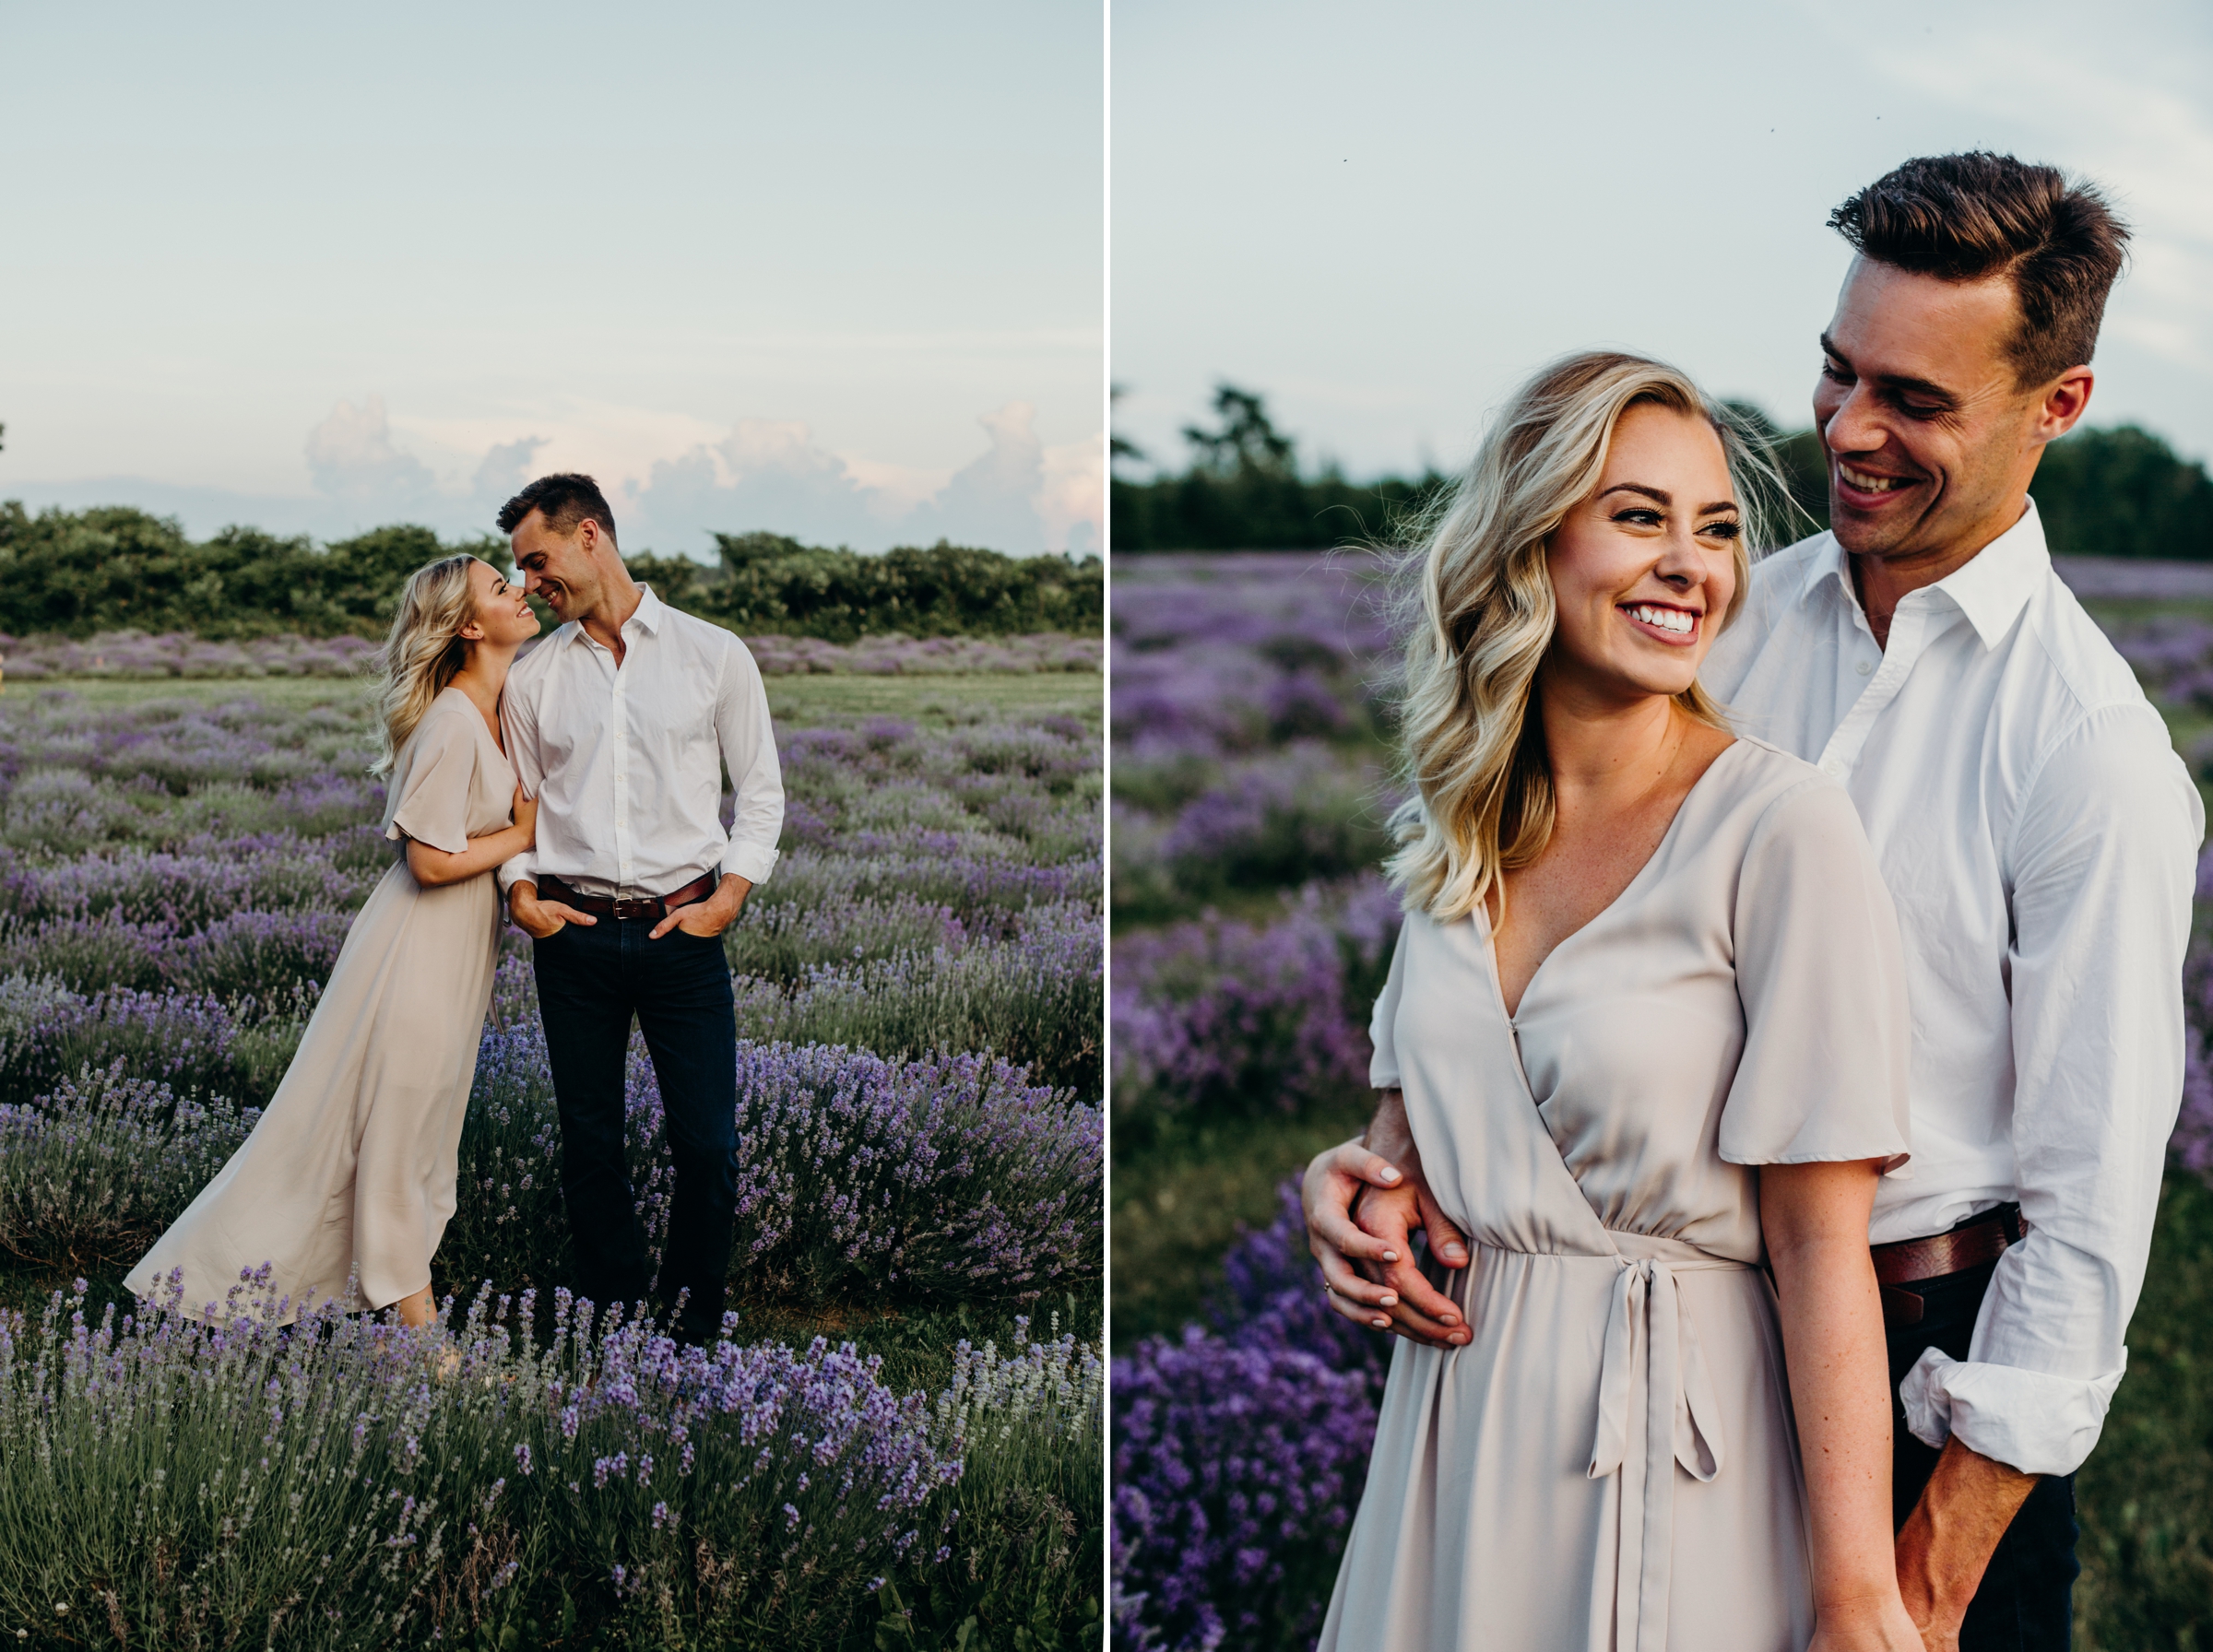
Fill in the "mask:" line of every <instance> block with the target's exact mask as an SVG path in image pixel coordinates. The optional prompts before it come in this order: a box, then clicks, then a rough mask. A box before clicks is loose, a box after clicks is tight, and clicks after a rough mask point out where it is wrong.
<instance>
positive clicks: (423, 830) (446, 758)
mask: <svg viewBox="0 0 2213 1652" xmlns="http://www.w3.org/2000/svg"><path fill="white" fill-rule="evenodd" d="M476 769H477V742H476V735H475V731H474V730H473V729H471V728H470V727H469V726H467V724H465V723H463V722H462V721H461V720H460V719H459V718H458V717H455V716H451V715H448V714H445V713H444V711H443V710H442V709H441V708H440V707H438V706H436V705H432V707H431V709H430V710H429V711H428V712H426V713H425V714H423V719H422V721H421V722H420V723H419V724H418V725H416V727H415V732H414V733H413V734H412V735H410V736H409V737H408V744H407V748H406V749H404V750H403V751H401V753H400V755H399V761H398V762H397V763H396V764H395V765H394V767H393V773H392V803H391V812H390V814H389V815H388V816H387V817H386V820H385V836H386V837H388V838H402V837H408V838H412V839H414V840H415V842H417V843H419V844H429V845H430V846H431V847H432V848H433V849H443V850H444V851H445V853H446V854H448V855H458V854H460V853H461V852H462V851H463V850H464V849H466V848H467V847H468V787H469V782H470V781H471V780H472V779H473V778H474V777H475V774H476Z"/></svg>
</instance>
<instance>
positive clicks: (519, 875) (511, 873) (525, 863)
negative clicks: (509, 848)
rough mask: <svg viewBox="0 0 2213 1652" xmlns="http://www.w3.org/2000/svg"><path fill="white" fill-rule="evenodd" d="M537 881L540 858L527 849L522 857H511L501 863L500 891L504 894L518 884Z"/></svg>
mask: <svg viewBox="0 0 2213 1652" xmlns="http://www.w3.org/2000/svg"><path fill="white" fill-rule="evenodd" d="M537 881H538V856H537V855H536V854H534V853H533V852H532V851H530V850H528V849H525V850H524V851H523V852H522V853H521V854H520V855H511V856H509V857H508V858H507V859H505V860H503V861H502V862H500V891H501V892H502V893H505V892H506V891H509V890H512V889H513V888H515V885H516V884H518V883H536V882H537Z"/></svg>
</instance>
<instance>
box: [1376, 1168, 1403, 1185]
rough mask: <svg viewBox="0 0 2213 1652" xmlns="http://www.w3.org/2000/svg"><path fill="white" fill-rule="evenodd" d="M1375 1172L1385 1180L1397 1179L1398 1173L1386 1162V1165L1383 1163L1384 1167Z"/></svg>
mask: <svg viewBox="0 0 2213 1652" xmlns="http://www.w3.org/2000/svg"><path fill="white" fill-rule="evenodd" d="M1376 1174H1378V1175H1379V1176H1381V1177H1382V1178H1383V1179H1384V1180H1385V1181H1386V1182H1395V1181H1397V1180H1398V1179H1399V1173H1398V1172H1397V1170H1395V1169H1393V1168H1392V1167H1391V1165H1388V1164H1386V1165H1385V1166H1384V1167H1383V1168H1382V1169H1381V1170H1379V1171H1378V1172H1377V1173H1376Z"/></svg>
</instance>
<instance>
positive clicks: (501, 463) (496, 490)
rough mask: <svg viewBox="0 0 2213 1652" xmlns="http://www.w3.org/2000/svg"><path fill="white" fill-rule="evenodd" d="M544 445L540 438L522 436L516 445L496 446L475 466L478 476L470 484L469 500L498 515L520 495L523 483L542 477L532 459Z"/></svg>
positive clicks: (544, 442) (544, 439)
mask: <svg viewBox="0 0 2213 1652" xmlns="http://www.w3.org/2000/svg"><path fill="white" fill-rule="evenodd" d="M545 445H546V438H545V437H543V436H525V437H523V438H522V439H521V440H520V441H518V442H503V443H497V444H495V445H494V446H493V447H492V448H491V451H490V452H488V453H486V454H485V455H484V458H483V462H482V463H481V464H479V466H477V474H476V476H475V478H473V479H472V480H471V481H470V483H469V488H468V491H469V497H470V499H471V500H472V501H475V502H476V503H478V504H480V505H483V506H485V507H487V508H488V511H489V513H491V515H497V514H498V513H499V508H500V507H501V506H502V505H503V504H505V503H506V502H507V501H509V500H511V499H513V498H514V497H515V495H516V494H517V493H520V492H521V491H522V490H523V485H524V484H525V483H526V482H527V481H529V479H530V478H532V477H534V476H538V475H540V474H542V473H541V472H540V471H539V469H538V466H536V465H533V464H532V463H531V460H532V458H533V457H535V456H536V454H537V453H538V449H539V448H541V447H543V446H545Z"/></svg>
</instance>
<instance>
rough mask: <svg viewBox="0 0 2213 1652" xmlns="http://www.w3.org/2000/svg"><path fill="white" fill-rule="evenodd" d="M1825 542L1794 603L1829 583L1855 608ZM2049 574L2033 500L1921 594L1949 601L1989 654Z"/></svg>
mask: <svg viewBox="0 0 2213 1652" xmlns="http://www.w3.org/2000/svg"><path fill="white" fill-rule="evenodd" d="M1827 537H1828V544H1827V545H1826V546H1824V547H1823V548H1821V549H1819V550H1817V551H1816V552H1815V553H1814V555H1813V556H1811V557H1809V558H1808V559H1807V560H1806V565H1805V583H1804V584H1802V585H1801V586H1800V587H1799V591H1798V597H1799V600H1800V601H1801V602H1805V601H1806V600H1808V599H1810V598H1811V597H1812V596H1813V595H1814V593H1815V592H1816V591H1817V590H1819V589H1820V588H1821V583H1822V582H1823V581H1824V580H1830V579H1833V580H1835V581H1836V582H1837V589H1838V591H1839V593H1840V595H1841V596H1843V598H1844V599H1845V601H1847V602H1849V603H1851V604H1852V606H1853V607H1855V608H1856V607H1858V606H1859V593H1858V592H1856V591H1854V590H1853V589H1852V578H1851V574H1850V572H1849V571H1848V570H1847V569H1846V567H1845V564H1844V548H1843V546H1841V545H1840V544H1839V543H1838V542H1837V537H1836V536H1835V535H1834V534H1830V535H1828V536H1827ZM2050 572H2052V555H2051V552H2050V551H2048V550H2047V549H2045V547H2044V525H2043V522H2042V519H2041V518H2040V517H2039V516H2038V515H2037V513H2036V501H2034V500H2033V499H2032V500H2030V501H2029V508H2028V509H2027V510H2025V511H2023V512H2022V513H2021V519H2020V520H2019V521H2018V522H2017V523H2015V524H2014V525H2012V526H2011V527H2009V528H2007V529H2006V531H2005V532H2004V533H2002V534H2000V535H1999V536H1998V537H1996V538H1994V539H1993V540H1992V541H1991V542H1990V543H1989V544H1988V545H1985V546H1984V547H1983V548H1982V549H1981V550H1979V551H1977V552H1976V553H1975V554H1974V555H1973V556H1971V557H1970V558H1969V559H1968V560H1967V561H1966V562H1965V563H1963V564H1962V565H1961V566H1959V567H1958V568H1955V569H1953V570H1952V572H1950V573H1947V575H1945V577H1944V578H1942V579H1940V580H1938V581H1937V582H1936V583H1935V584H1933V585H1930V586H1928V587H1926V588H1927V589H1928V590H1931V591H1935V592H1941V593H1942V594H1943V595H1944V596H1947V598H1949V599H1950V601H1951V604H1952V606H1953V607H1954V608H1958V609H1959V611H1960V612H1961V613H1962V614H1965V615H1966V616H1967V621H1968V623H1969V624H1970V625H1971V626H1973V627H1974V628H1975V634H1976V635H1977V636H1978V637H1980V638H1982V646H1983V647H1985V648H1988V647H1990V646H1991V645H1992V644H1994V643H1996V642H1997V641H1998V639H1999V638H2001V637H2003V636H2004V635H2005V634H2006V632H2007V631H2010V630H2012V629H2013V622H2014V621H2015V620H2016V619H2018V618H2019V617H2020V612H2021V609H2022V608H2026V607H2027V606H2028V603H2029V598H2030V597H2031V596H2034V595H2035V594H2036V589H2037V586H2038V585H2039V584H2041V582H2042V581H2043V579H2044V577H2045V576H2046V575H2047V574H2049V573H2050Z"/></svg>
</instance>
